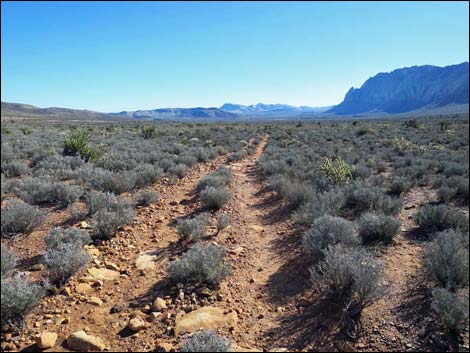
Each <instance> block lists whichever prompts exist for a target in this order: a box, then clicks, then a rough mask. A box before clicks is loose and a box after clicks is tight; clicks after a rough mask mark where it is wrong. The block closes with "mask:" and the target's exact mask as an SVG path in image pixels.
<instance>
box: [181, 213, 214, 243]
mask: <svg viewBox="0 0 470 353" xmlns="http://www.w3.org/2000/svg"><path fill="white" fill-rule="evenodd" d="M208 222H209V215H208V214H207V213H201V214H199V215H197V216H195V217H193V218H190V219H179V220H178V221H177V224H176V228H177V230H178V235H179V236H180V239H182V240H184V239H188V238H189V237H192V238H193V239H194V240H200V239H201V238H202V237H204V235H205V231H206V226H207V223H208Z"/></svg>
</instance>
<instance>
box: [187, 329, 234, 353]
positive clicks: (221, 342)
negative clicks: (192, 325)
mask: <svg viewBox="0 0 470 353" xmlns="http://www.w3.org/2000/svg"><path fill="white" fill-rule="evenodd" d="M229 348H230V343H229V342H227V341H226V340H225V339H224V338H222V337H220V336H219V335H218V334H217V333H215V332H213V331H197V332H195V333H194V334H193V335H192V336H191V337H189V338H186V339H185V340H184V342H183V345H182V347H181V352H229Z"/></svg>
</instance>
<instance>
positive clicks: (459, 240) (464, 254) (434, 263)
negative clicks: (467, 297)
mask: <svg viewBox="0 0 470 353" xmlns="http://www.w3.org/2000/svg"><path fill="white" fill-rule="evenodd" d="M468 261H469V260H468V234H463V233H461V232H459V231H455V230H450V229H449V230H445V231H442V232H439V233H437V234H436V235H435V236H434V237H433V240H432V241H431V242H430V243H429V244H428V245H427V246H426V248H425V252H424V256H423V270H424V272H425V274H426V275H427V277H428V278H429V279H430V280H431V281H433V282H434V283H436V284H437V285H439V286H441V287H443V288H446V289H449V290H451V291H455V290H457V289H459V288H463V287H465V286H467V285H468V281H469V279H468V276H469V267H468V266H469V262H468Z"/></svg>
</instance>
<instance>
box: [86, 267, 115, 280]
mask: <svg viewBox="0 0 470 353" xmlns="http://www.w3.org/2000/svg"><path fill="white" fill-rule="evenodd" d="M88 273H89V274H90V275H92V276H93V277H95V278H96V279H99V280H102V281H112V280H115V279H116V278H118V277H119V275H120V273H119V272H118V271H114V270H110V269H107V268H97V267H92V268H89V269H88Z"/></svg>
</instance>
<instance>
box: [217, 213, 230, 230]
mask: <svg viewBox="0 0 470 353" xmlns="http://www.w3.org/2000/svg"><path fill="white" fill-rule="evenodd" d="M229 224H230V216H229V215H228V214H225V213H222V214H221V215H219V217H217V231H218V232H220V231H221V230H222V229H225V228H227V227H228V225H229Z"/></svg>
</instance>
